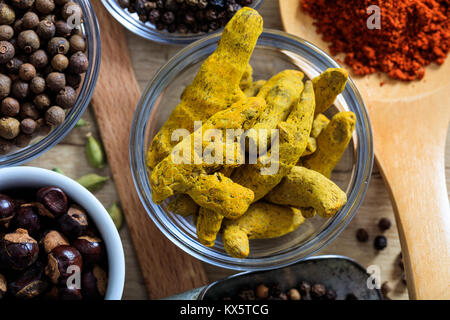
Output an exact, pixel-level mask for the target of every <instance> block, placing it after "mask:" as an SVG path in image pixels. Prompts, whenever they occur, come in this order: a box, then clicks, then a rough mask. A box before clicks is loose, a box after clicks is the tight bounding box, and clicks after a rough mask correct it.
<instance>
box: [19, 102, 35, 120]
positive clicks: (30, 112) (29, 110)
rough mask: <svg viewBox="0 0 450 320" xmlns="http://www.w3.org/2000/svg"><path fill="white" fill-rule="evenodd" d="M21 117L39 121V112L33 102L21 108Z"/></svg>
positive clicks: (24, 104) (25, 103)
mask: <svg viewBox="0 0 450 320" xmlns="http://www.w3.org/2000/svg"><path fill="white" fill-rule="evenodd" d="M19 116H20V118H21V119H26V118H30V119H33V120H37V119H39V110H38V109H37V108H36V106H35V105H34V104H32V103H31V102H24V103H22V105H21V106H20V112H19Z"/></svg>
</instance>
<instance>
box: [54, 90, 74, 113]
mask: <svg viewBox="0 0 450 320" xmlns="http://www.w3.org/2000/svg"><path fill="white" fill-rule="evenodd" d="M76 101H77V93H76V92H75V90H74V89H73V88H72V87H67V86H66V87H65V88H64V89H62V90H61V91H60V92H59V93H58V95H57V96H56V103H57V104H58V105H59V106H60V107H61V108H63V109H69V108H72V107H73V106H74V105H75V102H76Z"/></svg>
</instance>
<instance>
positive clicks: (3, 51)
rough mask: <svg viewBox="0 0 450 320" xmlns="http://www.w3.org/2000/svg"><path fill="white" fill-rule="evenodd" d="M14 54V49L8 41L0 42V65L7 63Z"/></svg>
mask: <svg viewBox="0 0 450 320" xmlns="http://www.w3.org/2000/svg"><path fill="white" fill-rule="evenodd" d="M15 53H16V49H14V46H13V45H12V44H11V42H9V41H0V64H4V63H7V62H8V61H10V60H11V59H12V58H14V55H15Z"/></svg>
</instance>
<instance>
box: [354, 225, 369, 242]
mask: <svg viewBox="0 0 450 320" xmlns="http://www.w3.org/2000/svg"><path fill="white" fill-rule="evenodd" d="M356 239H358V241H360V242H366V241H367V240H369V234H368V233H367V231H366V229H362V228H360V229H358V230H357V231H356Z"/></svg>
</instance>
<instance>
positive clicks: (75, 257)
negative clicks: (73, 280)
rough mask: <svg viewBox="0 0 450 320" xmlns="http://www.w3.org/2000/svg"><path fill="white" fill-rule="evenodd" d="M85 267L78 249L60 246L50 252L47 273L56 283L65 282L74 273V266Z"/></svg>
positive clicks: (80, 268)
mask: <svg viewBox="0 0 450 320" xmlns="http://www.w3.org/2000/svg"><path fill="white" fill-rule="evenodd" d="M75 267H76V268H77V269H78V270H79V271H82V269H83V258H82V257H81V254H80V253H79V252H78V250H77V249H75V248H74V247H71V246H65V245H62V246H58V247H56V248H54V249H53V250H52V251H51V252H50V253H49V254H48V264H47V267H45V274H46V275H47V276H48V277H49V278H50V280H51V281H52V282H53V283H54V284H64V282H65V281H66V280H67V279H68V278H69V277H70V276H71V275H72V274H73V272H74V270H73V268H75Z"/></svg>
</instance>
